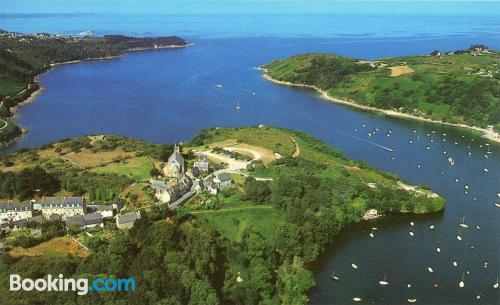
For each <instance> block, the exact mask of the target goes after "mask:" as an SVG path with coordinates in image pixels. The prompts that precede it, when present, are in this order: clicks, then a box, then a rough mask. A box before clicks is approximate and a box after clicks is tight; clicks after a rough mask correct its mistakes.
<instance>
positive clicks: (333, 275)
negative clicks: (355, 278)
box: [331, 270, 340, 282]
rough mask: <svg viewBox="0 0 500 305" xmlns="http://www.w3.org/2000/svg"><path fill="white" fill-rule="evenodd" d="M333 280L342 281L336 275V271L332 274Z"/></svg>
mask: <svg viewBox="0 0 500 305" xmlns="http://www.w3.org/2000/svg"><path fill="white" fill-rule="evenodd" d="M331 278H332V280H334V281H337V282H338V281H340V278H339V277H338V276H336V275H335V270H334V271H333V272H332V275H331Z"/></svg>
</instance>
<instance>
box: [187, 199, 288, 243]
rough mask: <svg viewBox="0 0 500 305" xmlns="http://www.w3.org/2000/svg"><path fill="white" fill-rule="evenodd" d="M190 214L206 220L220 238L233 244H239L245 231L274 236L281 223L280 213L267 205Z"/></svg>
mask: <svg viewBox="0 0 500 305" xmlns="http://www.w3.org/2000/svg"><path fill="white" fill-rule="evenodd" d="M192 214H193V215H195V216H196V217H197V218H200V219H205V220H207V221H208V223H209V225H210V226H212V227H213V228H215V229H217V230H218V231H219V232H221V234H222V236H224V237H226V238H227V239H229V240H232V241H234V242H241V236H242V234H243V232H245V230H253V231H257V232H259V233H261V234H262V235H263V236H274V233H275V229H276V227H277V225H278V224H279V223H282V222H283V219H282V217H281V215H280V212H279V211H278V210H277V209H275V208H273V207H272V206H269V205H257V206H251V205H235V206H232V207H228V208H222V209H220V210H207V211H195V212H192Z"/></svg>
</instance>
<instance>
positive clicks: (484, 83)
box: [263, 45, 500, 130]
mask: <svg viewBox="0 0 500 305" xmlns="http://www.w3.org/2000/svg"><path fill="white" fill-rule="evenodd" d="M498 57H499V54H498V52H495V51H489V50H488V49H487V48H486V47H485V46H482V45H474V46H472V47H471V48H470V49H468V50H458V51H454V52H439V51H434V52H432V54H431V55H428V56H408V57H394V58H383V59H378V60H373V61H363V60H355V59H350V58H345V57H341V56H335V55H327V54H304V55H298V56H294V57H291V58H289V59H285V60H275V61H272V62H270V63H269V64H266V65H264V66H263V68H265V69H266V70H267V71H266V72H267V74H268V75H269V76H271V77H272V78H274V79H276V80H280V81H287V82H291V83H295V84H305V85H313V86H316V87H318V88H320V89H322V90H325V91H327V93H328V94H329V95H330V96H332V97H337V98H340V99H344V100H348V101H352V102H355V103H358V104H361V105H366V106H371V107H375V108H380V109H390V110H398V111H401V112H405V113H409V114H412V115H416V116H421V117H425V118H430V119H433V120H440V121H445V122H450V123H464V124H467V125H471V126H479V127H482V128H485V127H487V126H493V128H495V129H497V130H498V129H500V73H499V71H500V70H499V69H498V64H497V62H498Z"/></svg>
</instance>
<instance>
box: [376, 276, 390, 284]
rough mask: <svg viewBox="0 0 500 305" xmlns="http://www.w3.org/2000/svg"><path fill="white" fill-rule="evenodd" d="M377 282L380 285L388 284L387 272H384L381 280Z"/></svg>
mask: <svg viewBox="0 0 500 305" xmlns="http://www.w3.org/2000/svg"><path fill="white" fill-rule="evenodd" d="M378 283H379V284H380V285H381V286H387V285H389V282H388V281H387V274H386V273H384V279H383V280H381V281H378Z"/></svg>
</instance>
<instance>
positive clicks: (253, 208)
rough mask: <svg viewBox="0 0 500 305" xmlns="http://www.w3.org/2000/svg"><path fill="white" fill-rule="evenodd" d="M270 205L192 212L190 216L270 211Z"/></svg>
mask: <svg viewBox="0 0 500 305" xmlns="http://www.w3.org/2000/svg"><path fill="white" fill-rule="evenodd" d="M272 208H273V206H272V205H257V206H247V207H239V208H227V209H220V210H205V211H194V212H191V214H213V213H221V212H234V211H241V210H263V209H272Z"/></svg>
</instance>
